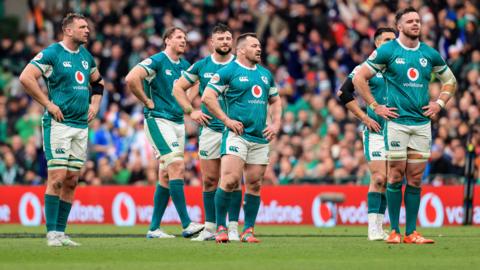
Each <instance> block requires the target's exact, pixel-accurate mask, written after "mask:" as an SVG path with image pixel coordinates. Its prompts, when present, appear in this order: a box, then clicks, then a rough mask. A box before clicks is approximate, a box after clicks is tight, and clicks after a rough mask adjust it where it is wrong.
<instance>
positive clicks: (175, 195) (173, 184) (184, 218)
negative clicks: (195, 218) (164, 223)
mask: <svg viewBox="0 0 480 270" xmlns="http://www.w3.org/2000/svg"><path fill="white" fill-rule="evenodd" d="M168 186H169V187H170V196H171V197H172V201H173V204H174V205H175V209H177V213H178V216H179V217H180V220H181V222H182V228H184V229H185V228H186V227H188V225H190V222H191V220H190V217H189V216H188V212H187V203H186V202H185V193H184V192H183V180H182V179H173V180H170V181H169V183H168Z"/></svg>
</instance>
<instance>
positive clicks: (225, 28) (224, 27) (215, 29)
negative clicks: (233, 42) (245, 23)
mask: <svg viewBox="0 0 480 270" xmlns="http://www.w3.org/2000/svg"><path fill="white" fill-rule="evenodd" d="M225 32H230V33H232V30H231V29H230V27H228V26H227V25H225V24H223V23H219V24H217V25H215V26H214V27H213V29H212V35H213V34H216V33H225Z"/></svg>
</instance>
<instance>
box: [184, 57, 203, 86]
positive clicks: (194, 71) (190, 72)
mask: <svg viewBox="0 0 480 270" xmlns="http://www.w3.org/2000/svg"><path fill="white" fill-rule="evenodd" d="M199 73H200V61H199V62H196V63H195V64H193V65H191V66H190V67H189V68H188V69H187V70H184V71H182V77H184V78H185V79H186V80H187V81H188V82H189V83H191V84H193V83H195V82H196V81H197V80H198V76H199Z"/></svg>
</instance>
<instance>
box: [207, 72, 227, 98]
mask: <svg viewBox="0 0 480 270" xmlns="http://www.w3.org/2000/svg"><path fill="white" fill-rule="evenodd" d="M229 80H230V74H229V73H228V69H226V68H221V69H220V70H219V71H218V72H217V73H215V75H213V77H212V78H211V79H210V81H209V82H208V85H207V87H210V88H212V89H213V90H215V91H216V92H217V93H219V94H223V93H224V92H225V91H226V90H227V89H228V86H229Z"/></svg>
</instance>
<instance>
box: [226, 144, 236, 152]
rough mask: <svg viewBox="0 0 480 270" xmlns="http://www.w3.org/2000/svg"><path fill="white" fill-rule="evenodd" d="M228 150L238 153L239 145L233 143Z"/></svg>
mask: <svg viewBox="0 0 480 270" xmlns="http://www.w3.org/2000/svg"><path fill="white" fill-rule="evenodd" d="M228 150H230V151H232V152H235V153H238V146H233V145H232V146H230V147H229V148H228Z"/></svg>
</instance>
